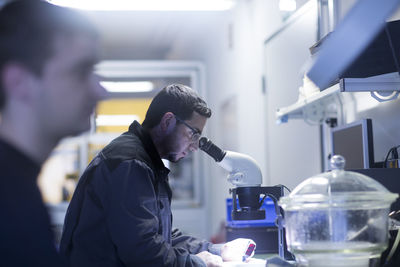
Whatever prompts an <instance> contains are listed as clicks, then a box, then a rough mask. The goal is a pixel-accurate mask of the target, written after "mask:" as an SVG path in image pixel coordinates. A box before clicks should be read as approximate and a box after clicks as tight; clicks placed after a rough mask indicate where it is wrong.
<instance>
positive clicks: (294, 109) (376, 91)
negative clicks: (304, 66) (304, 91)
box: [276, 72, 400, 124]
mask: <svg viewBox="0 0 400 267" xmlns="http://www.w3.org/2000/svg"><path fill="white" fill-rule="evenodd" d="M399 91H400V75H399V73H397V72H393V73H387V74H383V75H377V76H372V77H368V78H343V79H341V80H340V82H339V83H337V84H335V85H333V86H331V87H329V88H327V89H325V90H323V91H321V92H317V93H315V94H313V95H310V96H309V97H307V98H304V99H300V100H299V101H297V102H296V103H294V104H293V105H290V106H287V107H282V108H279V109H278V110H277V111H276V118H277V123H278V124H280V123H285V122H288V121H289V119H304V120H305V121H307V122H311V123H312V124H317V123H321V122H322V121H323V119H324V118H327V117H335V116H336V115H337V110H336V109H337V107H335V106H332V103H337V100H338V95H339V94H338V93H339V92H370V93H371V96H372V97H374V98H375V99H376V100H377V101H380V102H383V101H389V100H393V99H395V98H397V96H398V95H399ZM388 94H389V97H386V96H388ZM390 94H391V95H390ZM385 97H386V98H385ZM339 104H340V103H339Z"/></svg>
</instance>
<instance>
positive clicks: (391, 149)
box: [384, 145, 400, 168]
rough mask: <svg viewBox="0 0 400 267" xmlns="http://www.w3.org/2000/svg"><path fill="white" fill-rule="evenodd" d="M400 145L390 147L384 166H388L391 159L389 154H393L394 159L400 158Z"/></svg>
mask: <svg viewBox="0 0 400 267" xmlns="http://www.w3.org/2000/svg"><path fill="white" fill-rule="evenodd" d="M399 147H400V145H398V146H395V147H392V148H390V149H389V151H388V153H387V154H386V157H385V161H384V168H387V163H388V160H389V156H390V155H392V159H398V158H399V154H398V151H397V149H398V148H399Z"/></svg>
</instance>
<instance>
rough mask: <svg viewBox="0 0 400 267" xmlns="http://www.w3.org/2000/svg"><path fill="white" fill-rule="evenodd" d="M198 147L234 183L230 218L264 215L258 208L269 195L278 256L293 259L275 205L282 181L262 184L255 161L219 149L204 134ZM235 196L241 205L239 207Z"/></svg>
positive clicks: (253, 217) (246, 218)
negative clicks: (223, 170) (273, 215)
mask: <svg viewBox="0 0 400 267" xmlns="http://www.w3.org/2000/svg"><path fill="white" fill-rule="evenodd" d="M199 148H200V149H201V150H203V151H204V152H206V153H207V154H208V155H209V156H211V157H212V158H213V159H214V160H215V161H216V162H217V163H218V164H219V165H220V166H221V167H222V168H224V169H225V170H227V171H228V172H229V174H228V181H229V182H230V183H231V184H233V185H234V186H235V188H231V189H229V193H231V194H232V200H233V201H232V202H233V210H232V219H233V220H262V219H265V210H263V209H261V206H262V204H263V202H264V200H265V198H266V197H270V198H271V199H272V201H273V202H274V206H275V212H276V215H277V219H276V222H275V224H276V226H277V227H278V251H279V256H280V257H281V258H282V259H287V260H291V259H293V256H292V254H291V253H290V252H289V251H288V250H287V247H286V240H285V231H284V228H283V217H282V211H281V209H280V208H279V206H278V200H279V198H280V197H281V196H283V194H284V187H283V186H282V185H278V186H261V183H262V174H261V170H260V168H259V166H258V164H257V162H256V161H255V160H254V159H253V158H251V157H250V156H248V155H245V154H241V153H237V152H233V151H228V150H222V149H221V148H219V147H218V146H216V145H215V144H213V143H212V141H210V140H209V139H208V138H207V137H202V138H200V140H199ZM260 199H261V200H260ZM237 200H238V202H239V206H240V209H239V208H238V205H237Z"/></svg>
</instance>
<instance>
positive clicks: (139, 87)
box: [100, 81, 154, 93]
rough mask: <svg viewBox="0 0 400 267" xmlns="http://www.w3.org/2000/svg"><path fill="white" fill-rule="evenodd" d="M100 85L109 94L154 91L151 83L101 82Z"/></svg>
mask: <svg viewBox="0 0 400 267" xmlns="http://www.w3.org/2000/svg"><path fill="white" fill-rule="evenodd" d="M100 84H101V86H103V87H104V88H105V89H106V90H107V91H108V92H110V93H141V92H150V91H152V90H153V89H154V85H153V83H152V82H148V81H139V82H132V81H118V82H117V81H101V82H100Z"/></svg>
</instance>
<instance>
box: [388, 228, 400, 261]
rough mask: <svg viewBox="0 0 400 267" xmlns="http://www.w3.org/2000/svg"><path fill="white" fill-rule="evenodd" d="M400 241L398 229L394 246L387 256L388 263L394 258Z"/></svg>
mask: <svg viewBox="0 0 400 267" xmlns="http://www.w3.org/2000/svg"><path fill="white" fill-rule="evenodd" d="M399 242H400V234H399V230H397V233H396V239H395V240H394V243H393V246H392V248H391V249H390V252H389V255H388V256H387V258H386V263H388V262H389V260H390V259H391V258H392V256H393V254H394V252H395V251H396V249H397V247H398V246H399Z"/></svg>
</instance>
